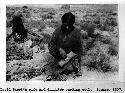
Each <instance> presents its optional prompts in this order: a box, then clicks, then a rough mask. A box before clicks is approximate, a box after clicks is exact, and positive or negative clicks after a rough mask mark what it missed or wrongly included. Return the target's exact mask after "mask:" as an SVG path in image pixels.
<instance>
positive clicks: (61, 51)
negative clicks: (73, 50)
mask: <svg viewBox="0 0 125 93" xmlns="http://www.w3.org/2000/svg"><path fill="white" fill-rule="evenodd" d="M59 52H60V54H61V56H62V57H63V58H64V59H65V58H66V57H67V54H66V52H65V50H64V49H62V48H59Z"/></svg>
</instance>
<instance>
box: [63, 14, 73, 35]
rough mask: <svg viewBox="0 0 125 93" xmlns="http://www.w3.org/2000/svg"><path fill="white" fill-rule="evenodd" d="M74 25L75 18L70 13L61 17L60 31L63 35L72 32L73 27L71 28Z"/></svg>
mask: <svg viewBox="0 0 125 93" xmlns="http://www.w3.org/2000/svg"><path fill="white" fill-rule="evenodd" d="M74 23H75V16H74V15H73V14H72V13H71V12H68V13H65V14H64V15H63V16H62V26H61V29H62V31H63V33H64V34H66V35H67V34H69V33H70V32H72V31H73V30H74V26H73V24H74Z"/></svg>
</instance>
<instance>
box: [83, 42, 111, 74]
mask: <svg viewBox="0 0 125 93" xmlns="http://www.w3.org/2000/svg"><path fill="white" fill-rule="evenodd" d="M93 45H94V46H92V47H91V48H89V50H88V51H87V52H86V55H85V56H84V57H83V58H82V62H83V64H84V65H86V66H87V67H88V68H89V70H98V71H103V72H108V71H112V67H111V66H110V55H109V54H108V50H109V45H108V44H103V43H102V42H100V41H95V42H94V44H93Z"/></svg>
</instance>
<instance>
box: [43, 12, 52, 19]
mask: <svg viewBox="0 0 125 93" xmlns="http://www.w3.org/2000/svg"><path fill="white" fill-rule="evenodd" d="M41 16H42V19H43V20H46V19H53V15H51V14H49V13H47V14H43V15H41Z"/></svg>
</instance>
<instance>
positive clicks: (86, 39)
mask: <svg viewBox="0 0 125 93" xmlns="http://www.w3.org/2000/svg"><path fill="white" fill-rule="evenodd" d="M88 6H89V5H88ZM23 8H26V10H27V11H24V12H25V13H24V12H21V11H22V7H8V6H7V8H6V9H7V10H6V18H7V19H6V20H7V21H6V24H7V25H6V32H7V35H8V34H10V33H11V31H12V28H11V27H12V24H11V22H10V21H11V20H12V17H13V16H14V15H16V14H18V13H21V14H22V15H23V16H24V19H23V20H24V26H25V28H26V29H28V30H29V31H33V32H35V33H37V34H40V35H41V36H42V37H43V39H42V40H41V41H39V39H38V38H36V37H33V36H29V39H30V40H31V41H32V47H29V48H24V47H22V46H20V44H16V43H15V42H14V41H13V39H12V38H11V39H10V41H8V42H7V47H6V60H7V63H6V65H7V67H6V69H7V72H6V74H7V81H21V80H22V81H27V80H30V79H32V78H34V77H36V76H39V75H41V70H42V68H43V65H44V64H46V63H47V62H48V60H50V59H51V58H50V57H49V56H47V55H45V54H46V53H47V51H46V47H47V46H45V45H46V44H47V43H48V42H49V40H50V38H51V35H52V33H53V32H54V30H55V28H57V27H58V26H59V25H60V24H61V21H60V17H61V16H62V15H63V14H64V12H65V11H64V10H65V9H70V10H71V11H72V12H73V14H75V16H76V23H75V25H76V26H77V27H78V28H79V29H81V34H82V42H83V50H84V53H83V56H82V66H86V67H87V68H88V70H89V71H93V70H96V71H99V72H103V73H106V72H114V71H118V56H119V55H118V54H119V53H118V52H119V51H118V44H119V42H118V40H119V34H118V33H119V31H118V21H117V12H116V11H114V10H113V9H112V10H108V9H94V10H92V9H91V7H90V8H82V7H75V8H72V7H71V6H69V5H63V6H62V7H60V8H55V9H54V8H51V9H49V8H40V7H38V8H35V7H27V6H26V7H23ZM26 15H27V16H26ZM39 42H40V43H39ZM34 46H38V47H35V48H36V50H35V51H37V52H34V48H33V47H34ZM25 49H26V50H25ZM39 49H40V50H39ZM35 55H36V57H39V58H40V61H38V60H37V61H36V59H34V58H35V57H34V56H35ZM43 56H44V57H43ZM25 60H26V61H25Z"/></svg>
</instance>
